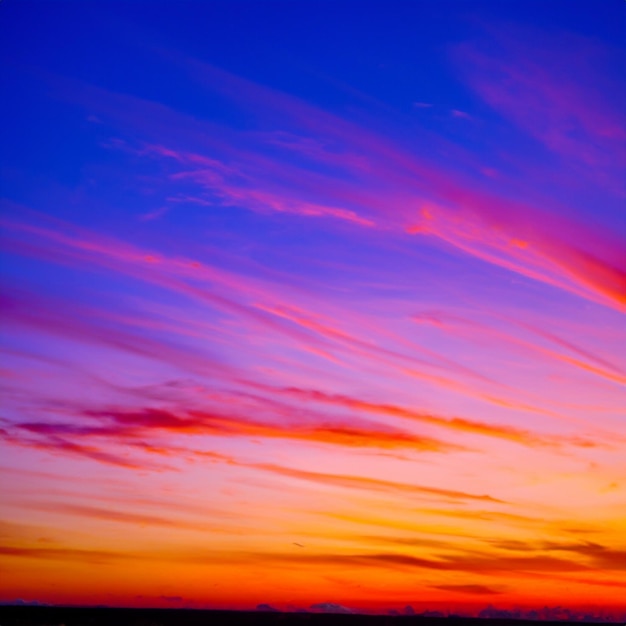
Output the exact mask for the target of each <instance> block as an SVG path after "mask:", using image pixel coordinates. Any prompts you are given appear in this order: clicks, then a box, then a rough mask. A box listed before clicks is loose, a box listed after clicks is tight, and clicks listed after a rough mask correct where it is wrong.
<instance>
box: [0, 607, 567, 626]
mask: <svg viewBox="0 0 626 626" xmlns="http://www.w3.org/2000/svg"><path fill="white" fill-rule="evenodd" d="M187 624H189V625H190V626H239V625H241V626H531V625H532V626H537V622H533V621H526V620H509V619H488V620H485V619H478V618H463V617H446V618H432V617H421V616H387V615H341V614H328V613H325V614H320V613H264V612H259V611H255V612H240V611H199V610H185V609H113V608H75V607H48V606H0V626H186V625H187ZM540 624H541V625H542V626H554V625H556V624H560V625H562V624H563V622H540Z"/></svg>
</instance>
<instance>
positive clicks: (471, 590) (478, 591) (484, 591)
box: [432, 585, 502, 596]
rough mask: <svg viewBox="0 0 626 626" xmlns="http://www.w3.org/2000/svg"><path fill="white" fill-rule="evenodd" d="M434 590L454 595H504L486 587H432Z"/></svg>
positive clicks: (499, 591)
mask: <svg viewBox="0 0 626 626" xmlns="http://www.w3.org/2000/svg"><path fill="white" fill-rule="evenodd" d="M432 588H433V589H441V590H442V591H452V592H453V593H467V594H470V595H477V596H486V595H496V594H499V593H502V591H501V590H498V589H494V588H492V587H487V586H486V585H432Z"/></svg>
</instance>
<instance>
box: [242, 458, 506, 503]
mask: <svg viewBox="0 0 626 626" xmlns="http://www.w3.org/2000/svg"><path fill="white" fill-rule="evenodd" d="M254 467H256V468H259V469H263V470H266V471H269V472H273V473H276V474H280V475H282V476H287V477H289V478H297V479H300V480H308V481H312V482H317V483H321V484H324V485H333V486H338V487H346V488H350V489H365V490H368V491H382V492H388V493H394V492H395V493H413V494H416V495H417V494H421V495H424V496H430V497H435V498H437V499H441V498H444V499H451V500H478V501H487V502H494V503H503V502H504V501H503V500H499V499H498V498H494V497H492V496H490V495H486V494H472V493H466V492H463V491H456V490H453V489H438V488H436V487H427V486H423V485H411V484H408V483H397V482H393V481H388V480H380V479H377V478H368V477H364V476H346V475H339V474H325V473H321V472H310V471H305V470H298V469H294V468H287V467H281V466H278V465H272V464H269V463H257V464H255V465H254Z"/></svg>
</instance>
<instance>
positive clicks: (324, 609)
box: [310, 602, 353, 613]
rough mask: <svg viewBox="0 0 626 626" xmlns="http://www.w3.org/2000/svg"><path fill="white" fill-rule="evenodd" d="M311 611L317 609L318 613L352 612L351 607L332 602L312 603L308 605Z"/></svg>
mask: <svg viewBox="0 0 626 626" xmlns="http://www.w3.org/2000/svg"><path fill="white" fill-rule="evenodd" d="M310 608H311V609H312V610H313V611H319V612H320V613H352V612H353V611H352V610H351V609H348V608H346V607H345V606H341V604H335V603H334V602H319V603H317V604H312V605H311V607H310Z"/></svg>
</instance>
